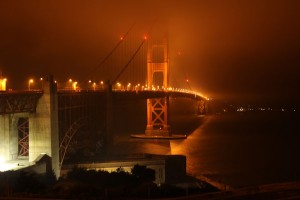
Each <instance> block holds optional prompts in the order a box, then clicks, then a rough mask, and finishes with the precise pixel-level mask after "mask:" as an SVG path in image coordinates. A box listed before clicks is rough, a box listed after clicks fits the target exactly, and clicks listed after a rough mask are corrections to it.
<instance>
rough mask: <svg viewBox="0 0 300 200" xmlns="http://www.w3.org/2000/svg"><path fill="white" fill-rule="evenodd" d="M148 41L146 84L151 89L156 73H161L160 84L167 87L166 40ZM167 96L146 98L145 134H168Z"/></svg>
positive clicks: (167, 58)
mask: <svg viewBox="0 0 300 200" xmlns="http://www.w3.org/2000/svg"><path fill="white" fill-rule="evenodd" d="M157 43H160V44H154V42H153V43H150V44H149V46H148V52H147V86H148V89H149V90H151V89H152V87H153V84H154V77H155V75H156V74H162V76H161V77H162V78H161V79H162V86H163V87H164V88H165V89H167V88H168V87H169V53H168V41H167V38H164V39H163V40H162V41H160V42H157ZM156 77H157V76H156ZM168 109H169V96H167V97H164V98H156V99H147V126H146V131H145V134H146V135H147V136H170V125H169V120H168V117H169V114H168V111H169V110H168Z"/></svg>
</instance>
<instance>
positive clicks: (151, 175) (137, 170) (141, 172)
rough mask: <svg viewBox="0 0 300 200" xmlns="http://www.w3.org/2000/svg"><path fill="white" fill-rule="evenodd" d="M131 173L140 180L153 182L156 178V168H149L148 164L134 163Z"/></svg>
mask: <svg viewBox="0 0 300 200" xmlns="http://www.w3.org/2000/svg"><path fill="white" fill-rule="evenodd" d="M131 173H132V174H133V175H134V176H135V177H136V178H137V179H138V180H139V181H140V182H152V181H154V180H155V170H154V169H150V168H147V167H146V166H141V165H134V167H133V168H132V169H131Z"/></svg>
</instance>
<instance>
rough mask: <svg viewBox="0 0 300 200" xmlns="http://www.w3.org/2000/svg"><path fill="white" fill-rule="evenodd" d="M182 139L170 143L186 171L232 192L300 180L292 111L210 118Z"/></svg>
mask: <svg viewBox="0 0 300 200" xmlns="http://www.w3.org/2000/svg"><path fill="white" fill-rule="evenodd" d="M202 120H203V122H202V124H201V125H200V126H199V127H198V128H197V129H196V130H195V131H194V132H193V133H192V134H191V135H190V136H189V137H188V139H186V140H181V141H171V143H170V146H171V153H172V154H184V155H186V156H187V171H188V173H190V174H193V175H204V176H207V177H209V178H211V179H213V180H216V181H219V182H223V183H225V184H228V185H230V186H233V187H243V186H252V185H260V184H269V183H277V182H287V181H300V118H299V113H296V112H265V113H264V112H260V113H247V114H246V113H243V114H229V115H211V116H206V117H204V118H203V119H202Z"/></svg>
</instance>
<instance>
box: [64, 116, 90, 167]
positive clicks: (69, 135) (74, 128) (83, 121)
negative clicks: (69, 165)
mask: <svg viewBox="0 0 300 200" xmlns="http://www.w3.org/2000/svg"><path fill="white" fill-rule="evenodd" d="M89 124H90V119H89V118H88V117H82V118H80V119H78V120H76V121H75V122H73V124H71V126H70V127H69V129H68V130H67V131H66V133H65V134H64V136H63V138H62V141H61V143H60V146H59V155H60V159H59V164H60V167H62V165H63V161H64V159H65V156H66V153H67V150H68V147H69V144H70V142H71V140H72V139H73V137H74V135H76V133H77V132H78V130H80V129H81V128H82V127H84V126H89Z"/></svg>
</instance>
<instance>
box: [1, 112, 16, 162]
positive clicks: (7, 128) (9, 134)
mask: <svg viewBox="0 0 300 200" xmlns="http://www.w3.org/2000/svg"><path fill="white" fill-rule="evenodd" d="M14 124H15V117H14V115H13V114H6V115H0V127H1V129H0V162H4V161H12V160H15V159H17V157H18V133H17V130H16V126H14Z"/></svg>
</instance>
